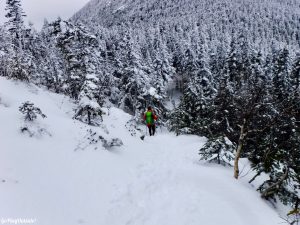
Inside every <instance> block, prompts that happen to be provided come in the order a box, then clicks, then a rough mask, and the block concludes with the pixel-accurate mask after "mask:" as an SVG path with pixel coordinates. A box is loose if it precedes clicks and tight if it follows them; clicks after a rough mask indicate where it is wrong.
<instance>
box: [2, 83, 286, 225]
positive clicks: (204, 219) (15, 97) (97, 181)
mask: <svg viewBox="0 0 300 225" xmlns="http://www.w3.org/2000/svg"><path fill="white" fill-rule="evenodd" d="M0 98H1V102H2V103H5V104H0V115H1V116H0V124H1V128H0V180H2V182H0V218H36V220H37V222H36V224H37V225H53V224H55V225H76V224H88V225H124V224H127V225H158V224H163V225H196V224H197V225H199V224H203V225H231V224H234V225H276V224H279V222H281V221H280V219H279V217H278V215H277V213H276V211H275V210H274V209H272V208H271V207H270V206H269V205H268V204H267V203H266V202H264V201H262V200H261V199H260V197H259V194H258V193H257V192H256V191H255V190H254V189H252V188H251V187H250V186H249V185H248V184H247V180H246V179H245V180H244V181H243V180H239V181H236V180H235V179H233V177H232V169H231V168H227V169H226V168H224V167H222V166H216V165H210V164H205V163H200V162H199V161H198V159H199V156H198V149H199V148H200V147H201V145H203V143H204V142H205V139H203V138H199V137H196V136H179V137H176V136H175V135H174V134H171V133H162V132H161V131H160V130H159V131H158V133H157V135H156V136H154V137H149V136H146V138H145V140H144V141H142V140H140V138H139V137H138V135H137V136H131V134H130V132H128V130H127V129H126V128H125V124H126V122H127V121H128V120H130V118H131V117H130V116H129V115H128V114H125V113H124V112H123V111H121V110H119V109H116V108H111V110H110V114H109V115H108V114H107V115H105V116H104V122H103V125H102V127H100V128H95V127H93V129H95V130H96V131H97V132H99V133H100V134H101V135H104V136H105V135H106V136H109V137H119V138H121V139H122V141H123V142H124V146H122V147H121V148H113V149H112V150H110V151H107V150H104V149H103V148H102V147H101V144H99V145H97V146H95V145H93V146H90V147H85V148H82V149H79V150H76V151H75V149H76V147H77V146H78V145H81V146H85V145H86V143H87V142H86V140H85V139H86V134H87V130H88V129H90V127H89V126H87V125H85V124H83V123H81V122H78V121H75V120H72V119H71V118H72V115H73V114H72V113H73V108H74V105H73V103H72V102H71V101H70V100H68V99H67V98H65V97H63V96H60V95H56V94H53V93H49V92H47V91H44V90H42V89H39V88H36V87H33V86H28V85H24V84H20V83H15V82H11V81H8V80H5V79H4V78H0ZM27 100H29V101H31V102H33V103H35V105H37V106H38V107H40V108H41V110H42V111H43V113H45V114H46V115H47V118H46V119H44V120H42V119H39V120H38V123H39V125H40V126H42V127H44V128H46V129H47V130H48V131H49V133H51V136H49V135H45V136H41V137H32V138H30V137H28V136H26V135H24V134H22V133H21V132H20V130H19V128H20V125H21V124H22V116H21V114H20V113H19V112H18V107H19V105H20V104H21V103H22V102H24V101H27ZM82 143H84V144H82ZM95 147H97V150H94V149H95Z"/></svg>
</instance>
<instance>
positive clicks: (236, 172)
mask: <svg viewBox="0 0 300 225" xmlns="http://www.w3.org/2000/svg"><path fill="white" fill-rule="evenodd" d="M245 126H246V119H244V122H243V125H242V126H241V131H240V137H239V142H238V146H237V150H236V155H235V159H234V175H233V176H234V178H235V179H238V178H239V173H240V171H239V159H240V157H241V153H242V149H243V144H244V139H245V137H246V132H245Z"/></svg>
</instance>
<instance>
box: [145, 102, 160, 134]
mask: <svg viewBox="0 0 300 225" xmlns="http://www.w3.org/2000/svg"><path fill="white" fill-rule="evenodd" d="M156 120H157V116H156V115H155V113H154V111H153V110H152V108H151V106H149V107H148V110H147V112H145V114H144V121H146V123H147V127H148V129H149V134H150V136H153V135H154V134H155V121H156Z"/></svg>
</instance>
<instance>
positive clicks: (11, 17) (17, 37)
mask: <svg viewBox="0 0 300 225" xmlns="http://www.w3.org/2000/svg"><path fill="white" fill-rule="evenodd" d="M5 10H6V11H7V14H6V15H5V16H6V18H7V19H8V21H7V22H6V23H5V26H6V28H7V30H8V32H9V34H10V36H9V38H10V41H9V42H10V44H9V47H8V49H9V53H8V55H9V59H8V61H7V63H8V65H7V68H8V76H9V77H11V78H15V79H19V80H26V81H28V80H29V73H28V68H27V67H28V62H29V59H28V55H26V54H24V44H25V39H26V36H25V33H26V28H25V26H24V17H25V14H24V12H23V10H22V6H21V1H20V0H7V1H6V8H5ZM29 58H30V57H29Z"/></svg>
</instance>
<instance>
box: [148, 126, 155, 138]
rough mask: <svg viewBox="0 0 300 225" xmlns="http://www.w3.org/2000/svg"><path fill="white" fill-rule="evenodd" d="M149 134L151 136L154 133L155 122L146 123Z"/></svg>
mask: <svg viewBox="0 0 300 225" xmlns="http://www.w3.org/2000/svg"><path fill="white" fill-rule="evenodd" d="M148 129H149V134H150V136H153V135H154V134H155V124H148Z"/></svg>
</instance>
